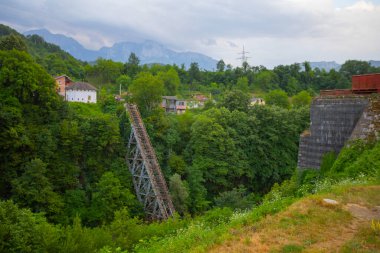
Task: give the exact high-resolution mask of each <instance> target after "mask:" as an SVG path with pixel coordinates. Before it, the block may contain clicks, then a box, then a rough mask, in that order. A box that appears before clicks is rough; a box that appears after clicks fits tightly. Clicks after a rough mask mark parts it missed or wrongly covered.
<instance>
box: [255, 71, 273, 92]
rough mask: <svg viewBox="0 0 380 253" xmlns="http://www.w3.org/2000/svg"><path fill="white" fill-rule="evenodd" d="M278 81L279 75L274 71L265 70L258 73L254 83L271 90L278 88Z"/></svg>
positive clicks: (259, 87) (258, 86) (265, 89)
mask: <svg viewBox="0 0 380 253" xmlns="http://www.w3.org/2000/svg"><path fill="white" fill-rule="evenodd" d="M277 82H278V80H277V75H276V74H275V73H274V72H272V71H270V70H264V71H261V72H260V73H258V74H257V75H256V79H255V82H254V84H255V87H257V88H258V89H262V90H264V91H270V90H274V89H278V84H277Z"/></svg>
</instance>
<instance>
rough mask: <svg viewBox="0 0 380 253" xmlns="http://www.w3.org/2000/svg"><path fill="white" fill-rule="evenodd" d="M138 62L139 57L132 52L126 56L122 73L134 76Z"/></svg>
mask: <svg viewBox="0 0 380 253" xmlns="http://www.w3.org/2000/svg"><path fill="white" fill-rule="evenodd" d="M139 63H140V59H139V58H138V57H137V56H136V54H135V53H133V52H132V53H131V54H130V55H129V57H128V62H126V63H125V64H124V73H125V74H127V75H128V76H130V77H132V78H134V77H135V76H136V75H137V73H138V72H139V70H140V67H139Z"/></svg>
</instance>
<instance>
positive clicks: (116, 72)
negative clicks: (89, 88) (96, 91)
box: [86, 58, 123, 84]
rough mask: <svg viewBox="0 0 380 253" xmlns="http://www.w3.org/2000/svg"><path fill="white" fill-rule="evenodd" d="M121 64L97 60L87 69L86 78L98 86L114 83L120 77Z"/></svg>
mask: <svg viewBox="0 0 380 253" xmlns="http://www.w3.org/2000/svg"><path fill="white" fill-rule="evenodd" d="M122 69H123V64H122V63H120V62H114V61H112V60H106V59H102V58H99V59H97V60H96V63H95V65H94V66H92V67H90V68H88V69H87V73H86V74H87V76H88V77H89V78H94V79H95V80H94V81H95V82H97V83H98V84H105V83H114V82H115V81H116V79H117V78H118V77H119V76H120V75H121V72H122Z"/></svg>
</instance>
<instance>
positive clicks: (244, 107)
mask: <svg viewBox="0 0 380 253" xmlns="http://www.w3.org/2000/svg"><path fill="white" fill-rule="evenodd" d="M249 103H250V97H249V95H248V94H247V93H244V92H243V91H241V90H233V91H230V92H228V93H226V94H225V96H224V98H223V100H222V101H221V103H220V106H221V107H225V108H227V109H228V110H230V111H233V110H238V111H243V112H247V111H248V105H249Z"/></svg>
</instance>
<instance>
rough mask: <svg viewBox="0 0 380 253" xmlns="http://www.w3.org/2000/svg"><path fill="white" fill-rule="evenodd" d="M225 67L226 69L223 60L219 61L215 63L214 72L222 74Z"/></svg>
mask: <svg viewBox="0 0 380 253" xmlns="http://www.w3.org/2000/svg"><path fill="white" fill-rule="evenodd" d="M225 67H226V64H225V63H224V61H223V60H219V61H218V62H217V63H216V70H217V71H219V72H223V71H224V68H225Z"/></svg>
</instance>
